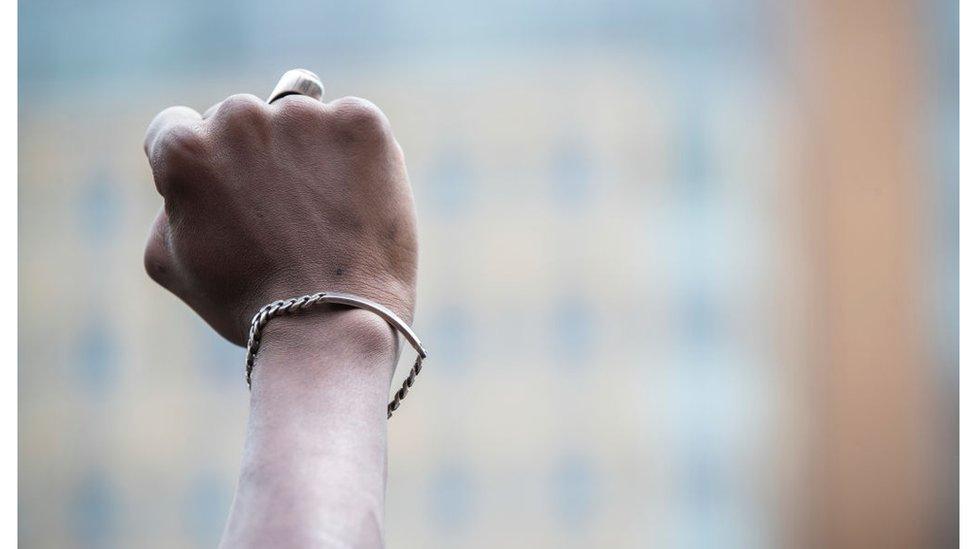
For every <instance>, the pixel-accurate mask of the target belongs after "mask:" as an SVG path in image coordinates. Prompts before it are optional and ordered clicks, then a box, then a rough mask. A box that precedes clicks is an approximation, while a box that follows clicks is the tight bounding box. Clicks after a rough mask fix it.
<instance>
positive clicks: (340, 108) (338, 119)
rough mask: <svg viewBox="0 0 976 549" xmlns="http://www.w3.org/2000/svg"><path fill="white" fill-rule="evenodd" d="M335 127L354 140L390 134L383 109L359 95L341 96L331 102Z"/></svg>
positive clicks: (376, 137) (371, 138) (382, 136)
mask: <svg viewBox="0 0 976 549" xmlns="http://www.w3.org/2000/svg"><path fill="white" fill-rule="evenodd" d="M332 107H333V111H334V121H335V124H336V125H337V127H338V128H339V129H340V130H341V131H342V132H343V134H344V135H347V136H349V137H351V138H353V139H355V140H375V139H381V138H385V137H387V136H388V135H389V134H390V122H389V120H388V119H387V118H386V115H385V114H383V111H381V110H380V108H379V107H377V106H376V105H374V104H373V103H372V102H370V101H367V100H365V99H362V98H360V97H343V98H342V99H338V100H336V101H334V102H333V104H332Z"/></svg>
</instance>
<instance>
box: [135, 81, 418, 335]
mask: <svg viewBox="0 0 976 549" xmlns="http://www.w3.org/2000/svg"><path fill="white" fill-rule="evenodd" d="M145 151H146V155H147V156H148V158H149V164H150V166H151V167H152V174H153V179H154V180H155V182H156V188H157V190H158V191H159V194H161V195H162V196H163V199H164V206H163V208H162V210H161V211H160V213H159V216H158V217H157V218H156V221H155V224H154V226H153V228H152V231H151V233H150V236H149V241H148V243H147V244H146V252H145V266H146V271H147V272H148V273H149V276H151V277H152V279H153V280H155V281H156V282H158V283H159V284H161V285H162V286H164V287H165V288H166V289H168V290H169V291H171V292H173V293H174V294H176V295H177V296H178V297H179V298H180V299H182V300H183V301H185V302H186V303H187V304H188V305H189V306H190V307H192V308H193V309H194V310H196V311H197V313H199V314H200V316H201V317H203V318H204V320H206V321H207V322H208V323H209V324H210V325H211V326H213V328H214V329H216V330H217V331H218V332H219V333H220V334H221V335H223V336H224V337H226V338H227V339H229V340H230V341H232V342H234V343H237V344H239V345H242V344H244V343H245V342H246V337H247V332H248V328H249V324H250V320H251V317H252V316H253V315H254V313H255V312H257V310H258V309H259V308H260V307H261V306H263V305H265V304H266V303H268V302H271V301H274V300H276V299H284V298H289V297H295V296H298V295H303V294H309V293H314V292H318V291H334V292H347V293H352V294H357V295H360V296H363V297H366V298H368V299H371V300H373V301H376V302H378V303H381V304H383V305H386V306H387V307H388V308H390V309H391V310H393V312H395V313H396V314H397V315H399V316H400V317H401V318H403V319H404V320H405V321H407V322H410V321H411V319H412V318H413V309H414V301H415V296H416V271H417V229H416V213H415V209H414V203H413V195H412V192H411V189H410V183H409V180H408V178H407V171H406V167H405V165H404V160H403V153H402V151H401V150H400V146H399V145H398V144H397V142H396V140H395V139H394V137H393V132H392V131H391V129H390V124H389V121H388V120H387V118H386V116H385V115H384V114H383V113H382V112H381V111H380V110H379V109H378V108H377V107H376V106H375V105H373V104H372V103H370V102H368V101H365V100H363V99H358V98H352V97H347V98H343V99H338V100H335V101H332V102H331V103H322V102H320V101H317V100H314V99H312V98H310V97H305V96H301V95H290V96H287V97H284V98H281V99H278V100H277V101H275V102H274V103H272V104H267V103H265V102H263V101H261V100H260V99H258V98H257V97H254V96H252V95H234V96H231V97H228V98H227V99H225V100H224V101H222V102H221V103H219V104H218V105H215V106H214V107H212V108H211V109H210V110H208V111H207V112H206V113H204V115H202V116H201V115H200V114H199V113H197V112H196V111H194V110H193V109H190V108H187V107H171V108H169V109H166V110H164V111H163V112H161V113H159V115H157V116H156V118H155V119H154V120H153V121H152V123H151V124H150V125H149V129H148V130H147V132H146V139H145ZM377 321H378V322H379V323H380V324H382V321H381V320H378V318H377Z"/></svg>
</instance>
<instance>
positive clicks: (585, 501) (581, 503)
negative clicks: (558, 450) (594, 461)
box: [552, 454, 596, 529]
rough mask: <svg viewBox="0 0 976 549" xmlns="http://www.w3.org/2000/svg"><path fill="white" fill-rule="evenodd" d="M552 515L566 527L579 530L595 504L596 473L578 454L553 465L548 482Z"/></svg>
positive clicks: (587, 520) (590, 514)
mask: <svg viewBox="0 0 976 549" xmlns="http://www.w3.org/2000/svg"><path fill="white" fill-rule="evenodd" d="M552 481H553V482H552V487H553V494H552V495H553V502H554V506H555V512H556V515H557V516H558V517H559V519H560V520H561V521H562V522H563V523H564V526H566V527H569V528H577V529H578V528H583V527H585V526H586V525H587V524H588V523H589V518H590V517H591V516H592V514H593V511H594V508H595V505H594V498H595V490H596V486H595V485H596V473H595V472H594V471H593V467H592V465H591V464H590V463H589V461H588V460H586V459H585V458H584V457H582V456H579V455H573V454H571V455H567V456H564V457H562V458H561V459H560V460H559V462H558V463H557V464H556V467H555V470H554V471H553V479H552Z"/></svg>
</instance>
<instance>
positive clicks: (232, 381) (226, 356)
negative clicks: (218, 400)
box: [197, 322, 244, 389]
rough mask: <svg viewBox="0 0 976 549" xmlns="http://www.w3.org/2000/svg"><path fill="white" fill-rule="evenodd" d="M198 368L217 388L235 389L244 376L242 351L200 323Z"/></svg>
mask: <svg viewBox="0 0 976 549" xmlns="http://www.w3.org/2000/svg"><path fill="white" fill-rule="evenodd" d="M197 334H198V335H197V337H198V338H199V339H198V340H199V348H200V351H201V352H200V355H199V356H200V360H199V361H198V362H199V365H198V366H199V368H200V369H201V370H202V372H203V375H204V377H205V378H206V379H207V380H208V381H210V382H211V383H213V384H214V385H215V386H217V387H219V388H222V389H223V388H236V387H239V386H240V383H241V380H242V379H243V376H244V350H243V349H241V348H240V347H238V346H237V345H234V344H233V343H231V342H229V341H227V340H226V339H224V338H223V337H221V336H220V335H219V334H217V332H215V331H213V329H212V328H210V326H208V325H206V324H205V323H203V322H200V328H199V330H198V332H197Z"/></svg>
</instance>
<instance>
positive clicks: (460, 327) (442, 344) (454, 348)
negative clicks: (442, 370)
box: [431, 306, 472, 372]
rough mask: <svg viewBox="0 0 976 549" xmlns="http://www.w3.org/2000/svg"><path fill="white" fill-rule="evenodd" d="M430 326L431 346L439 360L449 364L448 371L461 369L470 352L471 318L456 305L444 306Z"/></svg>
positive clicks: (466, 361)
mask: <svg viewBox="0 0 976 549" xmlns="http://www.w3.org/2000/svg"><path fill="white" fill-rule="evenodd" d="M431 328H432V329H431V348H436V349H437V356H438V357H440V358H439V360H443V361H444V363H446V364H450V365H451V368H449V370H450V371H453V372H460V371H463V366H464V365H465V364H468V361H469V359H470V358H471V352H472V351H471V345H472V337H471V331H472V328H471V319H470V317H469V316H468V313H467V311H466V310H464V309H462V308H461V307H457V306H448V307H445V308H444V309H442V310H441V311H440V313H439V314H438V315H437V316H436V317H435V319H434V322H433V326H432V327H431Z"/></svg>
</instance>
